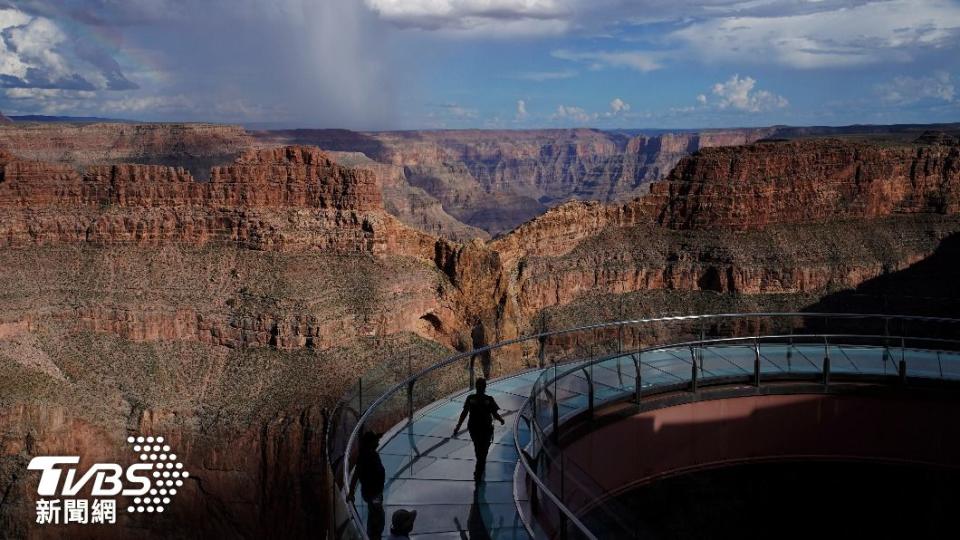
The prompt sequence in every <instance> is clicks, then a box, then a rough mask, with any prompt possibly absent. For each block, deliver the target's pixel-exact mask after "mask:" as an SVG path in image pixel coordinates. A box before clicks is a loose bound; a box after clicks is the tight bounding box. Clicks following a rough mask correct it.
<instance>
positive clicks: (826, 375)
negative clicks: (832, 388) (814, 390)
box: [823, 338, 830, 386]
mask: <svg viewBox="0 0 960 540" xmlns="http://www.w3.org/2000/svg"><path fill="white" fill-rule="evenodd" d="M823 384H824V386H826V385H829V384H830V344H829V343H828V342H827V338H823Z"/></svg>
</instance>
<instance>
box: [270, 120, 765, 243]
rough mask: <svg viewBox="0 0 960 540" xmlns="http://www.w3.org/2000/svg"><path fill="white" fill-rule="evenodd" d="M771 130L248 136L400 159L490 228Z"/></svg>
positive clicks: (629, 187) (437, 193) (421, 183)
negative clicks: (642, 132) (633, 133)
mask: <svg viewBox="0 0 960 540" xmlns="http://www.w3.org/2000/svg"><path fill="white" fill-rule="evenodd" d="M773 133H774V128H763V129H741V130H715V131H704V132H699V133H676V134H670V133H668V134H662V135H654V136H646V135H629V134H623V133H614V132H604V131H598V130H591V129H573V130H526V131H489V130H488V131H478V130H467V131H411V132H378V133H354V132H347V131H342V130H293V131H286V132H267V133H258V134H256V135H257V137H258V139H260V140H262V141H273V142H277V141H282V142H290V143H294V142H295V143H302V144H316V145H318V146H320V147H322V148H328V149H331V150H344V151H357V152H363V153H364V154H366V155H367V156H369V157H371V158H373V159H374V160H377V161H380V162H382V163H387V164H391V165H396V166H398V167H403V169H404V171H405V173H406V177H407V180H408V182H409V183H410V184H412V185H413V186H416V187H420V188H422V189H423V190H425V191H426V192H427V193H429V194H430V195H432V196H434V197H436V198H437V199H439V200H440V202H441V203H442V204H443V208H444V210H446V211H447V212H448V213H450V214H451V215H453V216H454V217H456V218H457V219H458V220H460V221H462V222H464V223H467V224H469V225H472V226H475V227H479V228H481V229H483V230H486V231H487V232H489V233H491V234H497V233H502V232H506V231H509V230H511V229H513V228H514V227H516V226H517V225H519V224H520V223H523V222H525V221H527V220H529V219H531V218H533V217H536V216H537V215H540V214H542V213H543V212H544V211H545V210H546V209H547V208H550V207H552V206H556V205H557V204H560V203H562V202H564V201H568V200H571V199H581V200H597V201H603V202H611V201H620V200H626V199H630V198H632V197H635V196H637V195H639V194H642V193H644V192H645V191H646V189H647V184H648V183H649V182H652V181H654V180H659V179H661V178H662V177H663V176H665V175H666V174H667V172H669V171H670V169H671V168H673V166H674V165H675V164H676V163H677V161H679V160H680V158H682V157H684V156H687V155H689V154H691V153H693V152H696V151H697V150H699V149H701V148H710V147H715V146H727V145H738V144H745V143H749V142H753V141H755V140H758V139H761V138H763V137H766V136H769V135H771V134H773Z"/></svg>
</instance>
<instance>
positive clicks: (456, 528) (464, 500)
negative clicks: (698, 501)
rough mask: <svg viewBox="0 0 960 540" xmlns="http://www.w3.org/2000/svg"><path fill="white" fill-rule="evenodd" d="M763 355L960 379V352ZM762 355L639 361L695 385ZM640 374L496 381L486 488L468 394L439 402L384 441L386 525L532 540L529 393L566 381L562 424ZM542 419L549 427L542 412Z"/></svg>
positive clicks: (643, 367)
mask: <svg viewBox="0 0 960 540" xmlns="http://www.w3.org/2000/svg"><path fill="white" fill-rule="evenodd" d="M758 349H759V355H760V370H761V373H762V374H785V373H797V374H805V373H806V374H816V373H819V372H821V371H822V370H823V361H824V357H825V356H827V355H829V357H830V362H831V372H833V373H859V374H881V375H883V374H886V375H892V374H896V373H897V369H898V365H897V364H898V362H899V361H900V359H901V358H903V359H904V360H905V361H906V365H907V375H908V376H910V377H929V378H946V379H960V354H958V353H956V352H945V351H930V350H921V349H911V348H905V349H900V348H896V347H892V348H885V347H879V346H864V345H835V344H831V345H824V344H786V343H774V344H763V343H761V344H760V345H759V347H758ZM758 349H757V348H755V347H754V345H753V344H717V345H710V346H707V347H694V348H690V347H682V348H665V349H660V350H656V351H652V352H645V353H643V354H642V355H641V356H640V360H641V361H640V374H641V380H642V382H643V383H642V386H643V388H652V387H655V386H660V385H672V384H677V383H683V382H689V381H690V378H691V372H692V368H693V364H694V362H696V364H697V365H698V373H699V377H702V378H704V379H709V378H710V377H727V376H731V375H748V374H752V373H753V370H754V362H755V359H756V355H757V351H758ZM636 369H637V363H636V357H635V356H634V355H631V354H624V355H622V356H618V357H615V358H610V359H607V360H604V361H602V362H599V363H595V364H592V365H589V366H584V368H583V369H580V368H578V365H577V364H576V363H573V364H565V365H562V366H551V367H549V368H547V369H545V370H543V371H540V370H534V371H529V372H526V373H523V374H519V375H516V376H513V377H510V378H507V379H502V380H497V381H491V382H490V383H489V387H488V393H489V394H490V395H491V396H493V397H494V399H496V400H497V403H498V404H499V405H500V407H501V409H504V410H503V411H501V414H503V416H504V418H505V419H506V420H507V423H506V425H504V426H500V425H499V424H497V425H496V427H495V431H494V442H493V444H492V445H491V446H490V452H489V455H488V458H487V473H486V481H485V482H484V483H483V484H481V486H480V487H479V488H475V486H474V482H473V468H474V453H473V445H472V443H471V441H470V436H469V434H468V433H467V432H466V430H465V429H464V430H463V431H461V432H460V434H458V435H457V436H456V437H453V436H452V432H453V427H454V425H455V424H456V421H457V418H458V417H459V415H460V412H461V410H462V408H463V400H464V399H465V398H466V396H467V392H463V393H461V394H459V395H457V396H455V397H453V398H450V399H447V400H442V401H438V402H436V403H435V404H434V405H433V406H432V407H430V408H428V409H427V410H426V411H424V412H423V414H421V415H418V416H417V417H415V419H414V422H413V423H412V424H409V425H405V426H403V427H402V428H400V429H398V430H397V431H395V432H393V433H392V435H391V437H390V438H389V440H385V441H383V442H382V444H381V447H380V455H381V458H382V460H383V464H384V467H385V468H386V471H387V484H386V489H385V494H384V505H385V510H386V516H387V523H388V525H387V528H388V529H389V516H390V515H391V514H392V513H393V511H394V510H397V509H399V508H406V509H408V510H417V512H418V513H417V520H416V526H415V529H414V532H413V535H412V537H413V538H421V539H426V538H470V539H484V538H497V539H514V538H518V539H519V538H529V535H528V534H527V532H526V530H525V528H524V527H523V524H522V522H521V521H520V517H519V515H518V513H517V507H516V503H515V500H514V494H513V475H514V471H515V468H516V465H517V460H518V455H517V451H516V448H515V447H514V442H513V431H512V430H513V429H514V424H515V423H514V419H515V415H516V413H517V411H518V410H519V409H520V407H521V406H522V405H523V403H524V402H525V400H526V399H527V397H528V396H529V395H530V390H531V386H532V385H533V383H534V382H535V381H536V380H537V378H538V377H539V376H540V375H541V373H544V372H545V373H546V374H547V375H546V378H547V379H548V380H549V379H551V378H556V377H557V376H560V377H559V378H558V379H557V380H556V381H555V382H554V383H552V385H551V386H549V387H548V388H549V391H550V394H551V395H554V396H556V397H557V399H558V410H559V412H560V416H561V417H565V416H567V415H569V414H572V413H576V412H578V411H581V410H584V409H585V408H586V407H587V406H588V400H589V398H588V394H589V389H590V387H591V386H592V387H593V392H594V399H595V400H597V401H602V400H605V399H608V398H616V397H617V396H622V395H623V394H626V393H629V394H632V393H634V391H635V385H636ZM538 419H539V421H541V422H542V421H543V420H544V419H543V418H540V415H539V414H538ZM522 429H523V431H522V432H521V433H520V437H519V438H520V442H521V444H524V445H525V444H526V443H527V441H528V439H529V433H528V432H527V428H526V427H523V428H522ZM357 509H358V511H359V513H360V515H361V517H362V518H363V520H364V522H366V519H367V508H366V507H365V506H364V504H363V503H362V502H361V501H359V499H358V503H357ZM387 532H389V531H385V533H387ZM385 536H386V534H385Z"/></svg>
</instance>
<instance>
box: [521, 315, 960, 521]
mask: <svg viewBox="0 0 960 540" xmlns="http://www.w3.org/2000/svg"><path fill="white" fill-rule="evenodd" d="M892 318H896V317H892ZM915 320H928V321H931V320H933V321H938V322H950V323H960V320H956V319H941V318H926V319H920V318H918V319H915ZM803 338H813V339H815V340H816V341H819V340H821V339H823V340H824V344H825V346H828V347H829V346H840V345H851V344H848V343H842V342H837V341H835V340H836V339H843V338H857V339H869V340H894V341H895V342H899V346H898V347H896V348H899V349H901V350H906V349H909V348H910V347H907V346H906V344H907V340H911V341H923V342H931V343H950V344H960V340H957V339H945V338H934V337H917V336H897V335H887V334H883V335H877V334H778V335H760V336H742V337H729V338H713V339H707V340H703V339H701V340H693V341H686V342H674V343H669V344H662V345H656V346H652V347H646V348H640V349H636V350H633V351H629V352H626V351H621V352H618V353H613V354H609V355H604V356H603V357H599V358H594V359H591V360H588V361H586V362H584V361H577V362H572V363H575V364H576V365H573V366H570V367H569V368H567V369H565V370H564V371H562V372H560V373H557V372H556V371H554V372H553V373H552V374H551V373H550V372H549V371H544V373H543V374H542V375H541V377H540V378H538V380H537V381H536V382H535V383H534V386H533V389H532V390H531V395H530V397H528V399H527V400H526V401H525V402H524V404H523V405H522V406H521V408H520V414H518V415H517V419H516V420H515V427H514V444H515V445H516V447H517V449H518V453H519V454H520V456H521V459H520V461H521V464H522V465H523V467H524V470H525V472H526V476H527V477H529V478H530V479H531V480H532V481H533V482H534V483H535V484H536V485H537V487H538V488H539V489H540V493H541V495H546V496H547V497H548V498H549V499H550V500H551V501H552V502H553V503H554V504H555V505H557V506H558V509H560V510H561V511H562V512H563V514H564V515H566V516H569V515H571V514H573V512H572V511H571V510H570V509H569V508H566V506H565V504H564V503H563V501H562V500H560V499H559V498H558V497H557V496H556V494H554V493H553V491H552V490H551V489H550V488H549V487H547V485H546V484H545V483H544V482H543V480H541V479H540V478H539V477H538V476H537V474H536V472H535V471H534V470H533V468H532V467H531V466H530V464H529V463H528V462H527V460H526V459H525V458H524V455H526V454H527V453H526V452H520V450H521V448H522V447H521V445H520V438H519V429H518V428H519V423H520V421H521V420H524V421H526V422H527V425H528V427H529V429H530V432H531V434H533V433H534V431H536V432H537V433H538V434H539V436H540V440H541V441H543V440H546V439H547V436H548V435H549V434H550V427H549V426H547V427H546V428H545V427H543V426H541V424H540V422H539V421H538V419H537V417H536V414H531V415H530V417H529V418H524V416H525V414H526V413H527V412H529V411H531V409H532V408H531V403H533V402H534V401H535V400H536V399H537V397H538V393H539V392H541V391H549V388H550V386H551V385H552V384H553V383H555V382H556V381H559V380H561V379H564V378H567V377H569V376H571V375H575V374H577V373H579V372H581V371H585V370H587V369H589V368H590V367H592V366H594V365H597V364H601V363H604V362H608V361H610V360H613V359H616V358H620V357H623V356H625V355H627V356H629V355H633V354H646V353H652V352H657V351H662V350H666V349H682V348H685V347H691V346H705V345H706V346H709V345H715V344H724V343H740V342H746V343H752V344H755V345H756V344H759V343H760V342H762V341H771V340H785V339H791V340H797V339H803ZM831 340H834V341H833V342H831ZM777 342H778V341H774V343H777ZM924 350H931V351H933V350H935V349H924ZM935 351H936V352H938V353H939V352H941V351H939V350H935ZM758 354H759V353H758ZM901 356H902V354H901ZM938 359H939V354H938ZM677 360H678V361H679V362H683V363H688V364H693V365H696V364H695V363H694V362H693V360H689V359H686V358H683V357H678V358H677ZM825 361H826V360H825ZM828 366H829V364H828V363H827V364H826V365H825V366H824V368H823V369H825V370H829V367H828ZM701 369H702V368H701ZM755 369H759V368H758V367H757V368H755ZM549 375H553V376H552V377H550V376H549ZM755 375H756V376H758V375H759V373H756V374H755ZM899 375H900V376H901V377H902V376H904V375H905V374H904V373H900V374H899ZM941 377H942V366H941ZM726 378H727V376H720V377H719V379H726ZM588 384H589V382H588ZM635 384H640V383H639V380H638V381H637V382H636V383H635ZM677 384H679V383H677ZM625 395H626V392H625V394H621V395H616V396H610V397H608V398H605V399H604V400H602V402H601V404H609V403H614V402H617V401H619V400H622V399H624V397H625ZM553 399H556V396H553ZM593 406H594V403H593V402H592V399H591V402H590V403H589V405H588V407H590V408H591V410H592V407H593ZM583 412H584V411H582V410H581V411H579V412H578V411H573V412H570V413H568V414H567V415H565V416H564V418H561V419H560V420H561V422H564V421H566V420H568V419H569V418H570V417H572V416H576V415H578V414H581V413H583ZM554 414H556V412H555V413H554ZM565 419H566V420H565ZM555 427H556V426H554V428H555ZM545 450H546V448H543V449H542V451H545ZM561 474H563V473H561ZM571 522H572V523H574V524H575V525H576V526H577V528H578V529H580V531H579V532H580V533H582V534H584V535H588V536H590V537H593V535H592V532H590V531H589V529H587V528H586V527H585V526H583V523H582V522H581V521H579V520H574V519H571Z"/></svg>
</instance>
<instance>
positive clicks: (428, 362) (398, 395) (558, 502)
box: [326, 313, 957, 538]
mask: <svg viewBox="0 0 960 540" xmlns="http://www.w3.org/2000/svg"><path fill="white" fill-rule="evenodd" d="M956 323H957V321H954V320H952V319H941V318H932V317H897V316H887V315H851V314H831V313H827V314H824V313H817V314H812V313H745V314H720V315H693V316H676V317H659V318H650V319H636V320H627V321H615V322H605V323H599V324H594V325H588V326H583V327H578V328H571V329H564V330H555V331H549V332H543V333H540V334H536V335H530V336H525V337H520V338H517V339H512V340H507V341H503V342H500V343H496V344H493V345H489V346H486V347H482V348H478V349H475V350H472V351H468V352H464V353H459V354H455V355H452V356H448V357H446V358H442V359H441V358H440V357H439V355H436V354H434V355H433V356H434V357H435V358H431V357H430V355H426V356H427V357H426V358H424V356H425V355H423V354H421V353H419V352H417V353H413V352H408V353H401V354H400V355H398V356H396V357H392V358H390V359H387V360H386V361H384V362H383V365H384V368H383V372H382V373H380V374H378V375H373V376H365V377H363V378H361V379H360V380H358V382H357V383H356V384H355V385H353V386H352V387H351V388H350V389H349V390H348V391H347V392H346V394H345V396H344V398H343V399H342V400H341V401H340V402H339V404H338V406H337V407H336V409H335V410H334V411H333V413H332V417H331V419H330V422H329V427H328V432H327V435H326V442H327V446H326V449H327V456H328V458H327V459H328V463H329V464H330V466H331V470H332V471H333V473H334V485H333V495H334V500H333V503H334V504H333V508H332V515H331V521H332V525H333V528H334V533H335V534H334V536H335V537H338V538H364V537H365V533H364V527H363V524H362V520H361V519H360V516H359V514H358V512H357V510H356V508H355V507H354V505H353V504H350V503H348V501H347V497H346V494H347V491H348V487H349V484H350V480H351V468H352V461H351V460H352V459H353V456H354V455H355V453H356V445H357V441H358V437H359V435H360V433H361V432H362V431H363V430H365V429H373V430H378V431H386V430H387V429H389V428H391V427H394V426H397V425H398V424H401V423H405V422H413V421H414V420H415V419H417V418H419V417H420V416H421V415H423V414H425V412H424V411H423V410H422V408H423V407H425V406H426V405H428V404H430V403H434V402H436V401H438V400H440V399H442V398H444V397H446V396H450V395H452V394H454V393H457V392H460V391H462V390H463V389H466V388H469V389H472V388H473V386H474V381H475V380H476V378H477V377H479V376H483V377H486V378H488V379H490V378H498V377H502V376H506V375H510V374H512V373H515V372H518V371H521V370H523V369H528V368H543V369H545V368H547V366H550V369H545V371H544V372H543V373H542V374H541V376H540V378H539V379H538V381H537V383H536V384H535V385H534V389H533V392H532V394H531V396H532V397H531V400H530V401H528V403H527V406H526V407H525V409H524V411H523V412H524V413H527V414H526V415H518V422H520V421H521V420H520V417H523V418H524V419H525V420H522V421H526V422H529V423H530V424H531V427H532V429H531V434H532V436H533V437H534V438H535V440H534V441H533V444H532V446H531V448H532V449H533V451H534V453H537V454H538V455H547V454H545V453H543V452H544V448H545V446H544V444H543V442H544V440H546V439H545V438H544V437H545V436H549V434H550V433H551V431H552V430H553V428H554V425H553V419H551V420H550V425H549V426H548V427H547V428H546V429H543V427H544V426H543V424H542V422H540V420H538V419H537V418H536V415H534V416H533V417H531V416H530V415H529V412H530V411H542V410H543V409H542V407H537V405H536V402H537V400H542V399H543V398H544V395H546V392H545V391H546V390H548V389H549V384H548V383H547V381H549V380H553V381H554V382H556V381H558V380H560V379H558V378H557V377H558V375H560V374H561V372H560V371H559V370H567V371H564V373H568V375H567V376H570V375H569V373H573V372H575V371H577V370H579V369H581V367H575V368H574V371H573V372H571V371H569V369H570V368H571V367H572V366H584V365H594V366H600V365H601V362H603V361H611V360H612V359H618V360H617V362H620V361H622V360H623V359H624V358H625V356H624V355H625V354H628V353H629V352H634V353H636V352H642V351H644V350H650V348H651V347H656V346H663V345H665V344H667V343H677V342H685V343H686V342H689V343H698V342H703V341H705V340H707V339H708V338H717V337H724V338H751V339H755V338H758V336H766V335H772V334H778V335H784V336H790V337H792V338H794V339H799V338H801V337H802V336H804V335H812V334H818V335H825V334H844V333H846V332H842V331H841V330H842V329H843V328H844V327H848V326H849V327H856V328H857V332H854V334H855V335H861V336H862V335H870V336H875V337H877V336H879V338H878V339H883V340H886V341H888V342H889V343H890V345H891V346H895V345H896V343H895V341H896V340H897V339H900V338H899V337H896V336H899V335H906V334H913V335H914V337H912V338H910V339H917V338H922V337H930V338H937V337H943V335H944V334H949V335H956V332H955V331H954V330H955V329H956V328H957V327H956V326H955V324H956ZM914 326H916V327H917V328H918V329H917V330H914V329H913V327H914ZM920 327H925V328H920ZM946 328H949V329H950V330H949V331H947V330H946ZM907 330H909V331H907ZM904 339H906V338H904ZM434 359H436V360H437V361H436V362H433V360H434ZM617 365H619V363H618V364H617ZM640 365H641V366H644V365H646V366H648V368H649V365H650V363H649V362H646V361H644V362H641V364H640ZM414 366H426V367H422V368H420V369H417V368H416V367H414ZM601 368H602V366H601V367H600V368H597V369H601ZM551 374H552V375H551ZM641 375H643V374H642V373H641ZM551 377H552V379H551ZM638 380H641V381H643V378H642V377H641V378H640V379H638ZM645 384H646V383H644V382H641V384H640V385H637V388H639V389H640V390H641V391H642V389H643V388H644V386H645ZM555 386H556V385H555ZM624 388H625V389H626V388H627V387H624ZM595 389H596V388H595ZM634 392H636V389H634ZM595 397H596V392H592V393H591V400H590V402H591V403H594V404H596V402H594V401H593V398H595ZM528 409H529V410H528ZM531 419H532V420H531ZM561 419H562V417H561V416H559V415H558V416H557V420H558V421H559V420H561ZM515 431H518V430H515ZM515 435H516V433H515ZM515 444H516V445H517V446H518V448H520V441H519V438H517V439H516V440H515ZM520 449H521V450H523V452H522V453H521V456H529V455H530V452H529V451H527V449H524V448H520ZM547 451H549V450H547ZM520 461H521V462H522V463H523V466H524V468H525V470H526V473H527V476H528V477H529V478H530V481H531V482H532V484H533V487H532V490H533V491H534V492H536V501H537V504H538V505H539V507H538V512H539V513H542V514H545V515H550V516H555V519H548V520H547V523H551V522H552V523H556V524H558V525H557V527H556V529H557V530H559V531H566V532H568V533H569V534H567V536H583V537H585V538H594V536H593V535H592V534H591V533H590V532H589V530H587V528H586V527H585V526H584V525H583V523H582V522H581V521H580V520H579V518H578V517H577V516H576V515H575V514H574V513H573V512H571V511H570V510H569V508H568V507H567V505H566V504H564V502H563V500H562V497H559V496H557V495H556V494H555V493H554V490H552V489H551V488H550V487H549V486H548V485H547V484H546V483H544V482H543V481H542V480H541V479H540V478H539V477H538V475H537V474H535V472H536V471H535V470H534V467H533V466H532V463H535V460H529V459H526V458H522V459H521V460H520ZM570 474H571V475H572V474H573V473H570ZM577 481H579V482H588V481H589V479H588V478H586V477H585V478H582V479H578V480H577ZM527 525H528V527H529V528H530V531H531V533H532V534H535V535H546V536H553V535H555V531H546V530H540V529H538V528H537V527H538V526H537V524H536V523H533V524H529V523H528V524H527Z"/></svg>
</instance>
